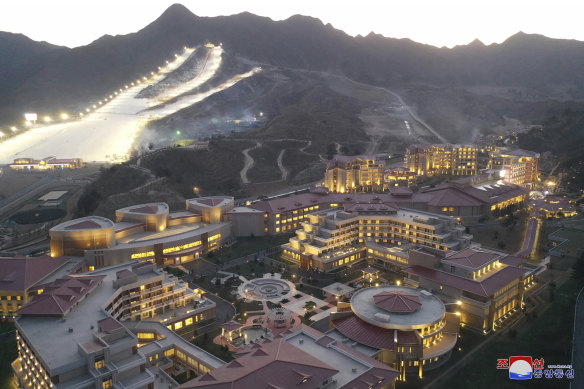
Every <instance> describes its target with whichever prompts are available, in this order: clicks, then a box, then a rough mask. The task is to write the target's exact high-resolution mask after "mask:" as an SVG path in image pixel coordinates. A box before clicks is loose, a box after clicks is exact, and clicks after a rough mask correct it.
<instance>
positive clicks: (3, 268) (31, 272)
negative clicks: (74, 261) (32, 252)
mask: <svg viewBox="0 0 584 389" xmlns="http://www.w3.org/2000/svg"><path fill="white" fill-rule="evenodd" d="M69 261H70V258H68V257H60V258H51V257H49V256H48V255H43V256H42V257H38V258H27V257H11V258H0V290H12V291H23V292H24V291H25V290H28V289H29V288H30V287H32V286H33V285H35V284H36V283H37V282H39V281H41V280H42V279H43V278H45V277H47V276H49V275H50V274H52V273H53V272H55V271H56V270H58V269H59V268H60V267H61V266H64V265H65V264H66V263H68V262H69Z"/></svg>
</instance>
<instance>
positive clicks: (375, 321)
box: [329, 286, 460, 380]
mask: <svg viewBox="0 0 584 389" xmlns="http://www.w3.org/2000/svg"><path fill="white" fill-rule="evenodd" d="M459 324H460V320H459V316H458V315H457V314H456V313H455V312H448V311H447V309H446V306H445V305H444V303H443V302H442V301H441V300H440V299H439V298H437V297H436V296H434V295H433V294H432V293H430V292H428V291H426V290H421V289H414V288H410V287H404V286H401V287H400V286H383V287H372V288H366V289H361V290H359V291H357V292H355V293H354V294H353V297H352V298H351V302H350V303H339V305H338V309H337V312H336V313H331V327H332V328H333V331H331V332H330V333H329V334H333V335H334V336H336V337H337V338H341V339H342V340H343V341H345V342H352V344H353V346H354V347H361V348H363V349H365V350H368V353H369V354H370V355H373V356H374V357H375V358H376V359H378V360H380V361H382V362H383V363H385V364H387V365H390V366H392V367H394V368H395V369H397V370H399V372H400V379H402V380H404V379H405V375H406V374H410V373H411V374H416V373H417V374H419V376H420V377H422V374H423V370H424V369H432V368H435V367H438V366H440V365H442V364H443V363H445V362H446V361H447V360H448V359H449V358H450V355H451V353H452V349H453V348H454V346H455V345H456V340H457V338H458V328H459Z"/></svg>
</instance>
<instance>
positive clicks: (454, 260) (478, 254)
mask: <svg viewBox="0 0 584 389" xmlns="http://www.w3.org/2000/svg"><path fill="white" fill-rule="evenodd" d="M501 256H502V255H501V254H499V253H494V252H489V251H484V250H481V249H477V248H474V247H469V248H466V249H464V250H461V251H458V252H456V253H454V254H452V255H450V256H448V257H446V258H444V259H443V260H442V261H443V262H444V263H445V264H455V265H461V266H464V267H468V268H471V269H480V268H482V267H483V266H485V265H486V264H488V263H490V262H492V261H494V260H495V259H497V258H499V257H501Z"/></svg>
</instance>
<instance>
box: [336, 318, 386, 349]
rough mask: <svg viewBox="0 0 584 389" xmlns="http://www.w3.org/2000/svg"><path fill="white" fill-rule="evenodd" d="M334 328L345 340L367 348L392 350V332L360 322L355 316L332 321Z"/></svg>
mask: <svg viewBox="0 0 584 389" xmlns="http://www.w3.org/2000/svg"><path fill="white" fill-rule="evenodd" d="M333 324H334V326H335V328H336V329H337V330H338V331H339V332H340V333H341V334H343V335H344V336H346V337H347V338H349V339H351V340H353V341H355V342H358V343H361V344H364V345H366V346H369V347H373V348H378V349H384V350H393V349H394V342H393V330H388V329H386V328H381V327H377V326H374V325H373V324H369V323H367V322H366V321H363V320H361V319H360V318H358V317H357V316H356V315H355V314H351V315H347V316H343V317H340V318H338V319H335V320H333Z"/></svg>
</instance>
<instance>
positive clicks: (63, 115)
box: [60, 112, 69, 120]
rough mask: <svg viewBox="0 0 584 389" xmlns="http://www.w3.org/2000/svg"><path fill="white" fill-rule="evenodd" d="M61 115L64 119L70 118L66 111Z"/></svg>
mask: <svg viewBox="0 0 584 389" xmlns="http://www.w3.org/2000/svg"><path fill="white" fill-rule="evenodd" d="M60 117H61V119H63V120H67V119H69V115H68V114H67V113H65V112H63V113H62V114H61V115H60Z"/></svg>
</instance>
